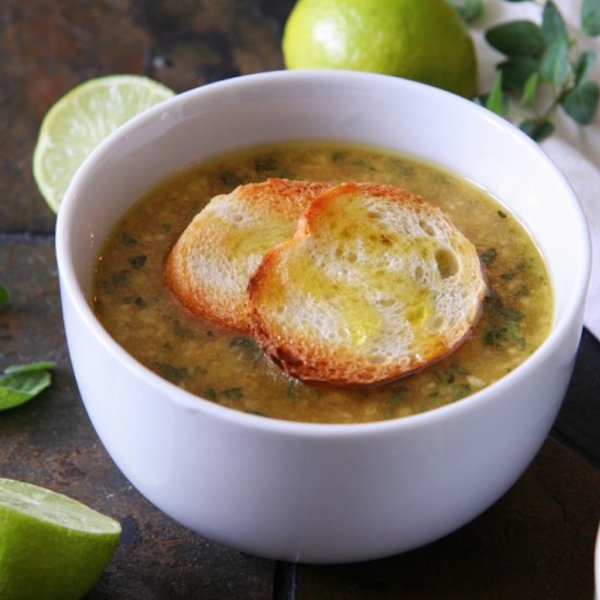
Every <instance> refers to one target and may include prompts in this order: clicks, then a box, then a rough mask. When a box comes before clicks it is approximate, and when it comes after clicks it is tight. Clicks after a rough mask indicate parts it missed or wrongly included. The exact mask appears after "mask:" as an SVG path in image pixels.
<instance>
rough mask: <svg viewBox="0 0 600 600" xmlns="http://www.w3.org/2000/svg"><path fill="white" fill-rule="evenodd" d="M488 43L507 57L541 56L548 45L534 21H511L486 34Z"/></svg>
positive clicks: (491, 29)
mask: <svg viewBox="0 0 600 600" xmlns="http://www.w3.org/2000/svg"><path fill="white" fill-rule="evenodd" d="M485 39H486V40H487V42H488V43H489V44H490V46H492V47H493V48H495V49H496V50H498V51H499V52H502V54H505V55H506V56H533V57H535V56H539V55H540V54H541V53H542V52H543V51H544V49H545V47H546V43H545V41H544V37H543V35H542V32H541V30H540V27H539V26H538V25H536V24H535V23H534V22H533V21H509V22H508V23H503V24H500V25H496V26H495V27H492V28H490V29H488V30H487V31H486V32H485Z"/></svg>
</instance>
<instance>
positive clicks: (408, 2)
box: [282, 0, 477, 98]
mask: <svg viewBox="0 0 600 600" xmlns="http://www.w3.org/2000/svg"><path fill="white" fill-rule="evenodd" d="M282 47H283V57H284V61H285V65H286V67H287V68H288V69H350V70H355V71H372V72H376V73H385V74H388V75H395V76H398V77H406V78H407V79H414V80H416V81H421V82H423V83H428V84H430V85H434V86H436V87H440V88H443V89H446V90H449V91H451V92H455V93H457V94H460V95H461V96H466V97H469V98H470V97H473V96H475V94H476V86H477V60H476V56H475V50H474V46H473V41H472V39H471V37H470V35H469V32H468V30H467V28H466V26H465V25H464V23H463V21H462V20H461V18H460V16H459V15H458V13H457V12H456V10H455V9H454V8H452V6H450V4H449V3H448V2H447V1H446V0H299V1H298V2H297V4H296V5H295V6H294V9H293V10H292V12H291V14H290V16H289V17H288V20H287V22H286V25H285V29H284V32H283V44H282Z"/></svg>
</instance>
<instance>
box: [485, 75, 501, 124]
mask: <svg viewBox="0 0 600 600" xmlns="http://www.w3.org/2000/svg"><path fill="white" fill-rule="evenodd" d="M504 105H505V100H504V94H503V93H502V71H498V74H497V75H496V79H495V80H494V84H493V85H492V89H491V90H490V93H489V95H488V97H487V98H486V101H485V107H486V108H487V109H488V110H491V111H492V112H494V113H496V114H497V115H500V116H502V115H504V112H505V111H504Z"/></svg>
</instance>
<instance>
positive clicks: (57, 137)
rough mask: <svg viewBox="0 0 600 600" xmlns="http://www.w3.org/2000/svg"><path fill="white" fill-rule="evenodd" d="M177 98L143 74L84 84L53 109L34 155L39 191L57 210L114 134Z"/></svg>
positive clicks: (34, 167)
mask: <svg viewBox="0 0 600 600" xmlns="http://www.w3.org/2000/svg"><path fill="white" fill-rule="evenodd" d="M173 95H174V92H173V91H172V90H170V89H169V88H168V87H166V86H164V85H162V84H161V83H159V82H157V81H154V80H152V79H149V78H147V77H142V76H138V75H109V76H106V77H100V78H96V79H91V80H89V81H86V82H85V83H82V84H80V85H78V86H77V87H75V88H74V89H72V90H71V91H70V92H68V93H67V94H66V95H65V96H63V97H62V98H61V99H60V100H58V101H57V102H56V103H55V104H54V105H53V106H52V107H51V108H50V110H49V111H48V113H47V114H46V116H45V117H44V120H43V121H42V125H41V127H40V132H39V136H38V140H37V144H36V147H35V150H34V154H33V175H34V178H35V181H36V183H37V185H38V188H39V190H40V192H41V194H42V196H43V197H44V199H45V200H46V202H47V203H48V206H49V207H50V208H51V209H52V210H53V211H54V212H57V211H58V208H59V206H60V202H61V200H62V197H63V195H64V193H65V191H66V189H67V187H68V185H69V183H70V181H71V179H72V178H73V175H74V174H75V172H76V171H77V169H78V168H79V166H80V165H81V163H82V162H83V161H84V159H85V158H86V157H87V155H88V154H89V153H90V152H91V151H92V150H93V149H94V148H95V147H96V146H98V144H100V142H102V141H103V140H104V139H105V138H106V137H107V136H108V135H109V134H110V133H112V132H113V131H114V130H115V129H117V128H118V127H119V126H121V125H122V124H123V123H125V122H126V121H128V120H129V119H131V118H132V117H134V116H135V115H137V114H139V113H141V112H143V111H144V110H146V109H147V108H150V107H151V106H154V105H155V104H158V103H159V102H162V101H163V100H166V99H168V98H170V97H171V96H173Z"/></svg>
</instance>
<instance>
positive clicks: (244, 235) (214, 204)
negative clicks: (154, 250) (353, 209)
mask: <svg viewBox="0 0 600 600" xmlns="http://www.w3.org/2000/svg"><path fill="white" fill-rule="evenodd" d="M327 187H328V186H327V185H326V184H324V183H316V182H306V181H292V180H287V179H268V180H266V181H263V182H260V183H249V184H246V185H241V186H238V187H237V188H236V189H234V190H233V191H232V192H231V193H229V194H221V195H218V196H215V197H214V198H213V199H212V200H211V201H210V202H209V203H208V204H207V205H206V206H205V208H204V209H203V210H202V211H201V212H200V213H198V214H197V215H196V216H195V217H194V219H193V220H192V222H191V223H190V224H189V225H188V227H187V228H186V229H185V230H184V232H183V233H182V234H181V236H180V237H179V239H178V240H177V242H176V243H175V245H174V247H173V248H172V250H171V252H170V254H169V256H168V257H167V261H166V264H165V278H166V282H167V285H168V287H169V288H170V289H171V291H172V292H173V293H174V294H175V296H177V298H178V299H179V300H180V301H181V302H182V303H183V304H184V305H185V306H187V307H188V308H189V309H190V310H192V311H193V312H195V313H196V314H198V315H200V316H202V317H204V318H206V319H209V320H211V321H214V322H216V323H218V324H220V325H223V326H225V327H229V328H232V329H235V330H237V331H240V332H243V333H249V331H250V319H249V304H248V297H247V293H246V288H247V286H248V281H249V279H250V276H251V275H252V273H253V272H254V270H255V269H256V267H257V266H258V264H259V263H260V261H261V259H262V257H263V255H264V254H265V252H266V251H267V250H269V249H270V248H271V247H273V246H275V245H276V244H279V243H280V242H282V241H283V240H285V239H286V238H288V237H290V236H291V235H292V234H293V232H294V229H295V227H296V224H297V221H298V219H299V217H300V216H301V215H302V213H303V212H304V210H305V209H306V207H307V206H308V204H309V203H310V201H311V200H312V199H313V198H314V197H315V196H316V195H317V194H319V193H320V192H322V191H323V190H325V189H326V188H327Z"/></svg>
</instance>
